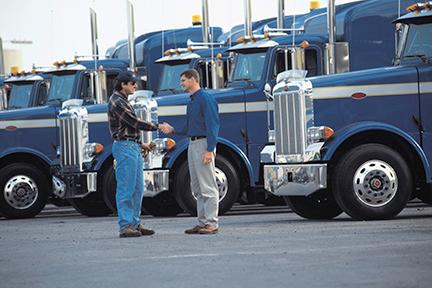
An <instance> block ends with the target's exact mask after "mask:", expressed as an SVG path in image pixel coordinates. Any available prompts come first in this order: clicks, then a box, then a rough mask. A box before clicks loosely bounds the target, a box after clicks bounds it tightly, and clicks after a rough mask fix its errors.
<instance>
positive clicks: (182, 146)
mask: <svg viewBox="0 0 432 288" xmlns="http://www.w3.org/2000/svg"><path fill="white" fill-rule="evenodd" d="M217 141H218V145H221V144H222V145H224V146H226V147H228V148H229V149H230V150H231V151H232V152H234V153H235V154H236V155H237V156H238V157H239V158H240V159H241V161H243V163H244V165H245V167H246V169H247V173H248V174H249V182H250V183H249V185H251V186H253V185H254V183H253V179H255V178H254V172H253V169H252V165H251V163H250V161H249V159H248V158H247V156H246V154H245V153H244V152H243V151H242V150H241V149H240V148H239V147H238V146H237V145H235V144H234V143H233V142H231V141H229V140H228V139H226V138H221V137H218V140H217ZM188 144H189V141H188V140H187V139H182V140H180V141H179V142H178V143H177V145H176V148H175V149H174V150H173V151H172V152H171V153H169V160H168V162H167V164H166V168H171V167H172V166H173V165H174V163H175V162H176V160H177V158H178V157H179V156H180V155H182V154H183V152H185V151H186V150H187V148H188Z"/></svg>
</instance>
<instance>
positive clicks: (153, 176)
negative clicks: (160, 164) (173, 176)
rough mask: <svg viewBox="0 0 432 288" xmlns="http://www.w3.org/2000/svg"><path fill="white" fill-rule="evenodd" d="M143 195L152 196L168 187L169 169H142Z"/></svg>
mask: <svg viewBox="0 0 432 288" xmlns="http://www.w3.org/2000/svg"><path fill="white" fill-rule="evenodd" d="M144 187H145V190H144V197H154V196H156V195H157V194H159V193H160V192H162V191H167V190H168V188H169V170H144Z"/></svg>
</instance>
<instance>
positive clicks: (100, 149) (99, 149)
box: [94, 143, 104, 154]
mask: <svg viewBox="0 0 432 288" xmlns="http://www.w3.org/2000/svg"><path fill="white" fill-rule="evenodd" d="M103 151H104V146H103V145H102V144H100V143H96V145H95V147H94V153H95V154H100V153H102V152H103Z"/></svg>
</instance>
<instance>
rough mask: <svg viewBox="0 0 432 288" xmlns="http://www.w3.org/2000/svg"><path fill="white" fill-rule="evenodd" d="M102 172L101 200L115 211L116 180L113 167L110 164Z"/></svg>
mask: <svg viewBox="0 0 432 288" xmlns="http://www.w3.org/2000/svg"><path fill="white" fill-rule="evenodd" d="M105 171H106V172H105V173H104V174H103V177H102V188H101V191H102V194H103V200H104V202H105V204H106V206H107V207H108V208H109V209H110V210H111V211H112V212H113V213H117V204H116V187H117V182H116V179H115V172H114V167H113V166H110V167H108V168H107V169H106V170H105Z"/></svg>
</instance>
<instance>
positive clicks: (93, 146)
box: [84, 143, 104, 157]
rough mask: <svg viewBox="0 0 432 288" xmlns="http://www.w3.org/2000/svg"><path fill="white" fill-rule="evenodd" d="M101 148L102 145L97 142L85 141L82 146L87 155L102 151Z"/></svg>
mask: <svg viewBox="0 0 432 288" xmlns="http://www.w3.org/2000/svg"><path fill="white" fill-rule="evenodd" d="M103 150H104V146H103V145H102V144H99V143H87V144H86V145H85V147H84V153H85V154H86V155H87V157H91V156H93V155H97V154H100V153H102V152H103Z"/></svg>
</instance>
